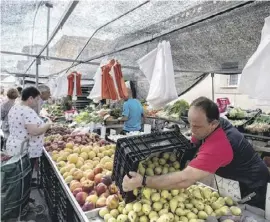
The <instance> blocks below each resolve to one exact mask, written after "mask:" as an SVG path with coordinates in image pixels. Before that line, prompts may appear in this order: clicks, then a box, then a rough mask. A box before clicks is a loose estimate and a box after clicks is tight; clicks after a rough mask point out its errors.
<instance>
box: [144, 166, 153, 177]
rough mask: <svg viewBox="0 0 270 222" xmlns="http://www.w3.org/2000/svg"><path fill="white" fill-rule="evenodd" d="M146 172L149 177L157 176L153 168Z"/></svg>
mask: <svg viewBox="0 0 270 222" xmlns="http://www.w3.org/2000/svg"><path fill="white" fill-rule="evenodd" d="M145 172H146V175H147V176H154V175H155V174H154V170H153V169H152V168H149V167H148V168H147V169H146V171H145Z"/></svg>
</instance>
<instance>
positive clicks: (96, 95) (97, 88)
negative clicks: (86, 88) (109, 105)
mask: <svg viewBox="0 0 270 222" xmlns="http://www.w3.org/2000/svg"><path fill="white" fill-rule="evenodd" d="M101 75H102V71H101V67H98V69H97V72H96V74H95V76H94V80H95V84H94V87H93V89H92V90H91V92H90V95H89V96H88V98H89V99H92V100H93V101H94V102H98V101H100V100H101V99H102V95H101Z"/></svg>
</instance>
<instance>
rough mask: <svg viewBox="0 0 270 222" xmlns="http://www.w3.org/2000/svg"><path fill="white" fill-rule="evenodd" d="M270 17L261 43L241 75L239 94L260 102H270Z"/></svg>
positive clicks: (264, 28) (267, 19)
mask: <svg viewBox="0 0 270 222" xmlns="http://www.w3.org/2000/svg"><path fill="white" fill-rule="evenodd" d="M269 70H270V17H267V18H266V19H265V24H264V27H263V29H262V36H261V42H260V44H259V46H258V48H257V50H256V52H255V53H254V54H253V55H252V56H251V58H250V59H249V60H248V62H247V64H246V66H245V67H244V69H243V71H242V75H241V81H240V85H239V92H241V93H244V94H247V95H249V96H250V97H251V98H254V99H259V100H270V90H269V82H270V73H269Z"/></svg>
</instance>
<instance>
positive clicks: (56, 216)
mask: <svg viewBox="0 0 270 222" xmlns="http://www.w3.org/2000/svg"><path fill="white" fill-rule="evenodd" d="M40 162H41V163H40V171H41V185H42V188H43V189H44V195H45V199H46V202H47V204H48V207H49V213H50V215H51V217H52V221H59V222H60V221H63V222H64V221H65V222H89V221H96V222H99V221H103V220H102V219H100V217H98V216H97V215H98V211H99V209H95V210H92V211H89V212H83V211H82V209H81V207H80V205H79V204H78V203H77V201H76V199H75V197H74V195H73V194H72V193H71V191H70V189H69V187H68V186H67V184H66V183H65V181H64V179H63V177H62V175H61V174H60V172H59V170H58V169H57V167H56V164H55V163H54V161H53V160H52V158H51V157H50V155H49V154H48V152H47V151H46V150H45V149H44V155H43V156H42V157H41V161H40Z"/></svg>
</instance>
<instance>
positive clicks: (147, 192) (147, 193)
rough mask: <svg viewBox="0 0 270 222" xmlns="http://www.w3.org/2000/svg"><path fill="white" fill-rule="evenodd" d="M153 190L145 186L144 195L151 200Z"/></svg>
mask: <svg viewBox="0 0 270 222" xmlns="http://www.w3.org/2000/svg"><path fill="white" fill-rule="evenodd" d="M151 193H152V190H151V189H150V188H147V187H144V188H143V189H142V195H143V197H145V198H146V199H147V200H150V197H151Z"/></svg>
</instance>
